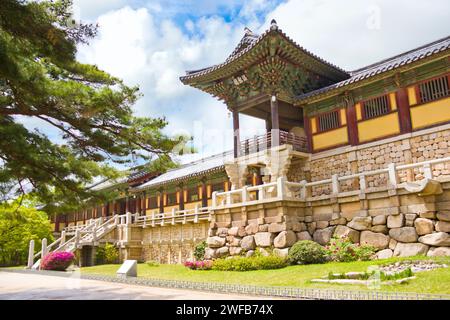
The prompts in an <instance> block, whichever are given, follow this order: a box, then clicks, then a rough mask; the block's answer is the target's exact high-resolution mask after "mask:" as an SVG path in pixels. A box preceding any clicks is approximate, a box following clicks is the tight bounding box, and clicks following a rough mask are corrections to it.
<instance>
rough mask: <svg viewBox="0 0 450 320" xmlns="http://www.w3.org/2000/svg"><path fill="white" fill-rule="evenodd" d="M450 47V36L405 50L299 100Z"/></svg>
mask: <svg viewBox="0 0 450 320" xmlns="http://www.w3.org/2000/svg"><path fill="white" fill-rule="evenodd" d="M449 48H450V36H449V37H446V38H443V39H439V40H437V41H434V42H432V43H429V44H426V45H423V46H421V47H419V48H416V49H413V50H410V51H407V52H404V53H402V54H399V55H397V56H394V57H391V58H388V59H385V60H382V61H379V62H376V63H374V64H371V65H369V66H367V67H364V68H361V69H357V70H355V71H352V72H350V74H351V77H350V78H348V79H346V80H343V81H340V82H337V83H335V84H332V85H329V86H327V87H323V88H320V89H317V90H314V91H311V92H308V93H305V94H302V95H299V96H298V97H297V100H302V99H305V98H309V97H313V96H316V95H319V94H321V93H325V92H328V91H330V90H333V89H337V88H341V87H344V86H347V85H349V84H352V83H355V82H358V81H361V80H364V79H367V78H369V77H372V76H375V75H378V74H380V73H383V72H387V71H390V70H393V69H396V68H399V67H401V66H404V65H406V64H409V63H413V62H416V61H418V60H420V59H424V58H426V57H429V56H431V55H433V54H436V53H439V52H442V51H444V50H447V49H449Z"/></svg>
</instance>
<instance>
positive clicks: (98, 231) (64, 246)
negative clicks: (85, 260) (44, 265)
mask: <svg viewBox="0 0 450 320" xmlns="http://www.w3.org/2000/svg"><path fill="white" fill-rule="evenodd" d="M122 218H123V217H122V216H118V215H116V216H113V217H111V218H110V219H108V220H106V221H105V222H103V223H101V220H100V219H96V220H92V221H90V222H89V223H88V224H86V225H83V226H80V227H75V228H71V230H70V231H69V232H70V233H73V237H71V238H70V239H68V240H67V239H66V237H67V235H66V232H67V231H62V232H61V237H59V238H58V239H57V240H55V241H54V242H52V243H51V244H50V245H48V246H47V239H42V250H41V251H39V252H38V253H36V254H34V255H33V254H32V253H33V252H34V241H33V240H31V242H30V251H29V252H30V254H29V257H28V266H27V267H28V268H32V269H37V268H38V267H39V265H40V261H41V258H42V257H44V256H45V255H46V254H48V253H50V252H57V251H66V252H72V253H73V252H75V251H76V250H77V249H81V248H82V247H83V246H97V245H98V243H99V240H101V239H102V238H103V237H105V236H106V235H107V234H109V233H110V232H111V231H113V230H114V229H115V228H116V227H117V226H118V225H119V223H120V221H121V219H122ZM36 259H38V260H37V261H36V262H34V261H35V260H36Z"/></svg>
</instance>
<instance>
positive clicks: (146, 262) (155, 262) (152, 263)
mask: <svg viewBox="0 0 450 320" xmlns="http://www.w3.org/2000/svg"><path fill="white" fill-rule="evenodd" d="M145 264H146V265H147V266H149V267H159V262H158V261H155V260H149V261H145Z"/></svg>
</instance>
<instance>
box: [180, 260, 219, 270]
mask: <svg viewBox="0 0 450 320" xmlns="http://www.w3.org/2000/svg"><path fill="white" fill-rule="evenodd" d="M184 266H185V267H188V268H189V269H192V270H210V269H211V268H212V266H213V262H212V260H201V261H190V260H187V261H185V262H184Z"/></svg>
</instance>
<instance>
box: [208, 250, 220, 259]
mask: <svg viewBox="0 0 450 320" xmlns="http://www.w3.org/2000/svg"><path fill="white" fill-rule="evenodd" d="M216 257H217V255H216V249H212V248H206V249H205V259H214V258H216Z"/></svg>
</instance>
